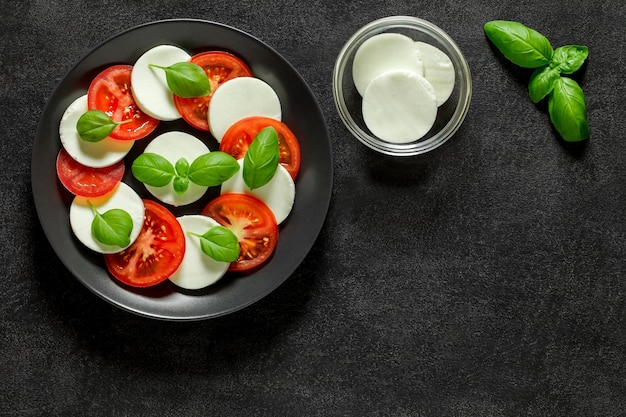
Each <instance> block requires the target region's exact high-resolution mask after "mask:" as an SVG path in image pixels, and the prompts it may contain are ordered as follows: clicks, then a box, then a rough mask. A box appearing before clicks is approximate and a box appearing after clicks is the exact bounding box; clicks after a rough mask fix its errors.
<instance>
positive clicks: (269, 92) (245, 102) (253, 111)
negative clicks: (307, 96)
mask: <svg viewBox="0 0 626 417" xmlns="http://www.w3.org/2000/svg"><path fill="white" fill-rule="evenodd" d="M250 116H265V117H270V118H272V119H275V120H279V121H280V120H281V118H282V110H281V106H280V99H279V98H278V95H277V94H276V92H275V91H274V89H273V88H272V87H271V86H270V85H269V84H267V83H266V82H265V81H263V80H260V79H259V78H254V77H239V78H233V79H231V80H228V81H226V82H225V83H224V84H222V85H221V86H220V88H218V89H216V90H215V92H214V93H213V96H212V97H211V103H210V104H209V111H208V119H209V126H210V128H211V133H212V134H213V136H214V137H215V139H217V141H218V142H221V141H222V137H223V136H224V133H226V131H227V130H228V128H229V127H230V126H231V125H232V124H233V123H235V122H237V121H239V120H241V119H243V118H245V117H250Z"/></svg>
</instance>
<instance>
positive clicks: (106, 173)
mask: <svg viewBox="0 0 626 417" xmlns="http://www.w3.org/2000/svg"><path fill="white" fill-rule="evenodd" d="M56 169H57V176H58V177H59V180H60V181H61V184H63V186H64V187H65V188H66V189H67V190H68V191H69V192H70V193H72V194H74V195H78V196H81V197H89V198H91V197H100V196H103V195H105V194H106V193H108V192H109V191H111V190H113V189H114V188H115V186H116V185H117V184H118V183H119V182H120V181H121V180H122V177H123V176H124V170H125V167H124V161H120V162H118V163H116V164H113V165H111V166H108V167H104V168H92V167H88V166H85V165H83V164H81V163H80V162H78V161H76V160H75V159H74V158H72V157H71V156H70V154H69V153H67V151H66V150H65V148H61V150H60V151H59V154H58V155H57V160H56Z"/></svg>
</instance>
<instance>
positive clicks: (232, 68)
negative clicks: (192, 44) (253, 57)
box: [174, 51, 252, 132]
mask: <svg viewBox="0 0 626 417" xmlns="http://www.w3.org/2000/svg"><path fill="white" fill-rule="evenodd" d="M190 62H193V63H194V64H197V65H200V66H201V67H202V68H204V71H206V73H207V75H208V76H209V81H210V82H211V94H209V95H208V96H204V97H193V98H182V97H178V96H174V104H175V105H176V108H177V109H178V112H179V113H180V114H181V116H182V117H183V119H184V120H185V121H186V122H187V123H189V124H190V125H191V126H193V127H195V128H196V129H200V130H204V131H207V132H208V131H209V119H208V117H207V111H208V108H209V102H210V101H211V97H212V96H213V92H214V91H215V89H216V88H217V87H219V86H220V85H221V84H223V83H224V82H225V81H228V80H230V79H232V78H237V77H251V76H252V71H251V70H250V68H249V67H248V66H247V65H246V64H245V63H244V62H243V61H242V60H241V59H239V58H237V57H236V56H234V55H232V54H229V53H228V52H223V51H208V52H202V53H200V54H197V55H194V56H192V57H191V59H190Z"/></svg>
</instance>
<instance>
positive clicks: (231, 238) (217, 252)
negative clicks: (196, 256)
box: [188, 226, 241, 262]
mask: <svg viewBox="0 0 626 417" xmlns="http://www.w3.org/2000/svg"><path fill="white" fill-rule="evenodd" d="M188 233H189V234H190V235H192V236H196V237H198V238H199V239H200V248H201V249H202V252H203V253H204V254H205V255H207V256H210V257H211V258H213V259H215V260H216V261H220V262H235V261H236V260H237V258H239V252H240V250H241V249H240V246H239V239H238V238H237V236H236V235H235V234H234V233H233V232H232V231H230V230H229V229H227V228H226V227H224V226H213V227H211V228H210V229H209V230H207V231H206V232H205V233H204V234H202V235H201V234H198V233H194V232H188Z"/></svg>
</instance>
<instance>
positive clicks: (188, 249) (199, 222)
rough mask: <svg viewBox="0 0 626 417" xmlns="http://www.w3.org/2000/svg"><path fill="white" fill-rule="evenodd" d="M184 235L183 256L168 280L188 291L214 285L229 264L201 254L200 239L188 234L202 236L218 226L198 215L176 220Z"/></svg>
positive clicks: (207, 218) (205, 217)
mask: <svg viewBox="0 0 626 417" xmlns="http://www.w3.org/2000/svg"><path fill="white" fill-rule="evenodd" d="M177 220H178V222H179V223H180V226H181V227H182V229H183V232H184V233H185V256H184V257H183V262H182V263H181V265H180V266H179V267H178V269H177V270H176V272H175V273H174V274H173V275H172V276H171V277H170V278H169V279H170V281H172V282H173V283H174V284H176V285H177V286H179V287H181V288H185V289H188V290H197V289H201V288H204V287H208V286H209V285H212V284H214V283H216V282H217V281H218V280H219V279H220V278H222V277H223V276H224V274H226V271H227V270H228V267H229V265H230V263H229V262H220V261H216V260H215V259H213V258H211V257H210V256H208V255H206V254H205V253H204V252H202V249H201V247H200V239H199V238H198V236H194V235H192V234H190V233H188V232H193V233H197V234H199V235H202V234H204V233H206V232H207V231H208V230H209V229H210V228H211V227H213V226H218V225H219V223H217V222H216V221H215V220H213V219H212V218H210V217H207V216H203V215H200V214H190V215H186V216H181V217H178V218H177Z"/></svg>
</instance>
